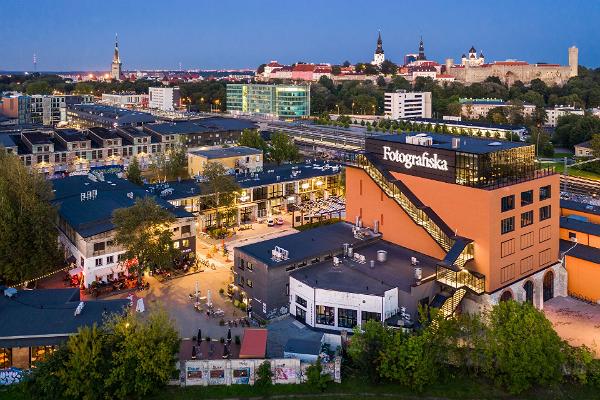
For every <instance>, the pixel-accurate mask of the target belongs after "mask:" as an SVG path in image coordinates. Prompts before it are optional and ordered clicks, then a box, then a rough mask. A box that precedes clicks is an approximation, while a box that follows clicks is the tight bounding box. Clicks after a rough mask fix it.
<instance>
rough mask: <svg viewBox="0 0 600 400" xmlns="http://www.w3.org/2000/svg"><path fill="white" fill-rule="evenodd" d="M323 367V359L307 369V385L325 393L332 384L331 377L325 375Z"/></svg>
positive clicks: (319, 359) (318, 359)
mask: <svg viewBox="0 0 600 400" xmlns="http://www.w3.org/2000/svg"><path fill="white" fill-rule="evenodd" d="M322 373H323V366H322V365H321V358H320V357H319V358H317V362H316V364H313V365H311V366H310V367H308V368H307V369H306V378H307V380H306V383H307V384H308V385H309V386H312V387H314V388H315V389H318V390H320V391H321V392H324V391H325V389H327V385H329V382H331V377H330V376H329V375H323V374H322Z"/></svg>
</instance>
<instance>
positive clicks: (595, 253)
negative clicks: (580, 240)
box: [560, 239, 600, 264]
mask: <svg viewBox="0 0 600 400" xmlns="http://www.w3.org/2000/svg"><path fill="white" fill-rule="evenodd" d="M574 244H575V243H573V242H571V241H570V240H564V239H561V240H560V252H561V255H562V254H564V252H566V251H568V253H566V255H568V256H571V257H575V258H580V259H582V260H585V261H589V262H591V263H594V264H598V263H599V262H600V261H599V260H600V249H599V248H597V247H592V246H587V245H585V244H577V246H575V247H573V245H574Z"/></svg>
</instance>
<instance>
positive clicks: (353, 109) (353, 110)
mask: <svg viewBox="0 0 600 400" xmlns="http://www.w3.org/2000/svg"><path fill="white" fill-rule="evenodd" d="M352 115H354V102H352Z"/></svg>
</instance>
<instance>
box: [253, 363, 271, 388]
mask: <svg viewBox="0 0 600 400" xmlns="http://www.w3.org/2000/svg"><path fill="white" fill-rule="evenodd" d="M272 384H273V372H272V371H271V363H270V362H269V361H264V362H263V363H262V364H260V365H259V366H258V369H257V370H256V380H255V381H254V385H255V386H263V387H264V386H271V385H272Z"/></svg>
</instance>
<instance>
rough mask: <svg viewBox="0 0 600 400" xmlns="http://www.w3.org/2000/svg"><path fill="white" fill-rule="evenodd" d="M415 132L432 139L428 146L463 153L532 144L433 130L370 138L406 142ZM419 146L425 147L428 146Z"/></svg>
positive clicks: (487, 151)
mask: <svg viewBox="0 0 600 400" xmlns="http://www.w3.org/2000/svg"><path fill="white" fill-rule="evenodd" d="M416 134H426V135H427V136H430V137H431V138H432V139H433V145H432V146H431V147H430V148H433V149H444V150H450V151H460V152H463V153H473V154H487V153H495V152H497V151H500V150H507V149H514V148H517V147H525V146H532V145H531V144H528V143H524V142H509V141H507V140H495V139H483V138H479V137H474V136H457V135H448V134H442V133H433V132H414V133H411V134H406V133H402V134H399V135H378V136H373V137H372V139H376V140H383V141H387V142H395V143H406V138H407V136H415V135H416ZM455 138H459V139H460V145H459V148H458V149H454V148H452V139H455ZM369 140H371V138H367V142H368V141H369ZM415 146H416V145H415ZM421 147H424V148H426V147H429V146H421Z"/></svg>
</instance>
